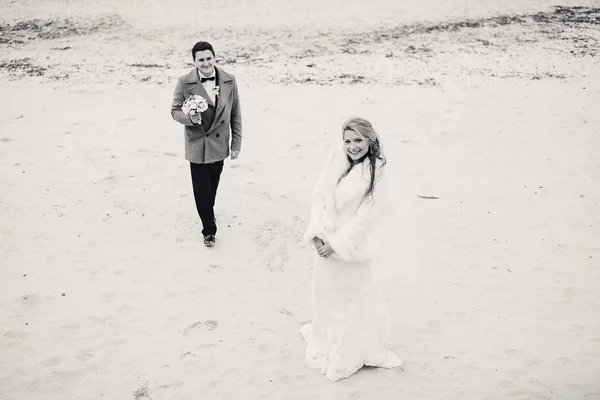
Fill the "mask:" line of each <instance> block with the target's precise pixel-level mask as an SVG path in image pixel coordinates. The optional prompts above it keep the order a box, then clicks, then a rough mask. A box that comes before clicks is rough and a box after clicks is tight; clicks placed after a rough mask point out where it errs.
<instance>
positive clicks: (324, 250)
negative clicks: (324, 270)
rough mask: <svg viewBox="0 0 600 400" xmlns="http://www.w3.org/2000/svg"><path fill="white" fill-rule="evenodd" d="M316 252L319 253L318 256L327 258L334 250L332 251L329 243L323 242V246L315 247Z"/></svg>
mask: <svg viewBox="0 0 600 400" xmlns="http://www.w3.org/2000/svg"><path fill="white" fill-rule="evenodd" d="M317 253H319V256H321V257H323V258H329V256H330V255H332V254H333V253H335V252H334V251H333V249H332V248H331V245H330V244H329V243H325V244H324V245H323V246H321V247H319V248H318V249H317Z"/></svg>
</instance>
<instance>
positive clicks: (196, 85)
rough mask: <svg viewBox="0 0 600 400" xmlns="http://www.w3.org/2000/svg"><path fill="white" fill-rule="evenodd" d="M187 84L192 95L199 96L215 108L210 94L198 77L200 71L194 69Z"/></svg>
mask: <svg viewBox="0 0 600 400" xmlns="http://www.w3.org/2000/svg"><path fill="white" fill-rule="evenodd" d="M186 83H187V84H188V89H189V91H190V93H192V94H197V95H200V96H202V97H204V99H205V100H206V101H207V102H208V104H210V105H211V106H213V107H214V106H215V105H214V103H213V102H212V101H211V99H210V96H209V95H208V93H206V89H204V85H203V84H202V83H201V82H200V77H199V76H198V69H196V68H194V69H193V71H191V72H190V73H189V74H188V78H187V80H186Z"/></svg>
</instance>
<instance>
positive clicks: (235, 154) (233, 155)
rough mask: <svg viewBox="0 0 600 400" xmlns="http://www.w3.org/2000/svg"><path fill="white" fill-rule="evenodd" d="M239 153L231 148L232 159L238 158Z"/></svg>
mask: <svg viewBox="0 0 600 400" xmlns="http://www.w3.org/2000/svg"><path fill="white" fill-rule="evenodd" d="M239 155H240V152H239V151H236V150H231V159H232V160H235V159H236V158H238V156H239Z"/></svg>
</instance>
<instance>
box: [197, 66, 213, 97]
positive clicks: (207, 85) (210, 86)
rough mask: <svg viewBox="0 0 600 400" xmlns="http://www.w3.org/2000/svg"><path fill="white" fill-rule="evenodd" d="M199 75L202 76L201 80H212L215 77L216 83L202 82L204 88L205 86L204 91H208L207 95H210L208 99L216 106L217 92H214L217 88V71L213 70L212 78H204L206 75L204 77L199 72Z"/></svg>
mask: <svg viewBox="0 0 600 400" xmlns="http://www.w3.org/2000/svg"><path fill="white" fill-rule="evenodd" d="M198 75H200V79H202V78H212V77H213V76H214V77H215V80H214V81H204V82H202V86H204V89H206V93H207V94H208V97H209V98H210V100H211V101H212V102H213V104H216V103H215V100H216V96H215V92H214V90H213V89H214V88H215V86H217V80H216V75H215V69H214V68H213V72H212V74H210V76H204V75H202V74H201V73H200V71H198Z"/></svg>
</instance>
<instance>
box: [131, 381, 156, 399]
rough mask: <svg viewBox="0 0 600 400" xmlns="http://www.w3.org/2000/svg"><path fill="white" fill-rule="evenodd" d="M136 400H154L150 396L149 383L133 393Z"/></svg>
mask: <svg viewBox="0 0 600 400" xmlns="http://www.w3.org/2000/svg"><path fill="white" fill-rule="evenodd" d="M133 396H134V400H152V397H150V396H149V395H148V383H147V382H146V383H145V384H144V385H142V387H140V388H139V389H137V390H134V391H133Z"/></svg>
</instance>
